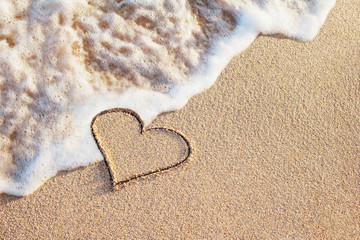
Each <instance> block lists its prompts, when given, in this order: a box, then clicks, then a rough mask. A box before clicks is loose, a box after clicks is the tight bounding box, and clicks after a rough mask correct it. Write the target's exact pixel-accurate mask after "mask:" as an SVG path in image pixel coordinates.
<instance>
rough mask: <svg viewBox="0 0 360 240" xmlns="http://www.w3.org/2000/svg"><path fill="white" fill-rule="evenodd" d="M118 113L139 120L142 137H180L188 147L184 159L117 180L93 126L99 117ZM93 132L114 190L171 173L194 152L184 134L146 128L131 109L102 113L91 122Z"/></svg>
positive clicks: (164, 129) (171, 130)
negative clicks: (154, 133) (158, 134)
mask: <svg viewBox="0 0 360 240" xmlns="http://www.w3.org/2000/svg"><path fill="white" fill-rule="evenodd" d="M118 112H121V113H123V114H127V115H130V116H132V117H134V118H135V119H136V120H137V122H138V124H139V127H140V135H144V134H145V133H146V132H150V131H165V132H169V133H171V134H174V135H176V136H178V137H179V138H180V139H181V140H182V141H183V142H184V143H185V146H186V152H185V154H184V155H183V157H182V158H181V159H180V160H179V161H177V162H175V163H173V164H170V165H167V166H165V167H160V168H158V169H155V170H150V171H148V172H145V173H140V174H136V175H134V176H131V177H129V178H126V179H124V180H117V176H116V175H117V174H116V171H115V170H114V169H115V167H114V163H113V162H112V161H111V159H110V158H109V157H108V156H107V154H106V151H105V149H104V148H103V147H102V146H101V144H100V142H99V139H98V138H97V134H96V133H95V130H94V127H93V126H94V123H95V121H96V120H97V118H99V117H101V116H103V115H105V114H108V113H118ZM91 132H92V135H93V137H94V139H95V142H96V144H97V146H98V148H99V150H100V152H101V154H102V155H103V156H104V161H105V164H106V166H107V169H108V171H109V176H110V182H111V185H112V188H113V189H114V188H115V187H116V186H119V185H123V184H125V183H128V182H131V181H134V180H137V179H141V178H145V177H147V176H150V175H157V174H160V173H163V172H166V171H169V170H171V169H175V168H177V167H179V166H180V165H182V164H184V163H186V162H188V160H189V158H190V156H191V154H192V151H193V150H192V147H191V144H190V141H189V140H188V139H187V138H186V137H185V136H184V135H183V134H181V133H180V132H178V131H176V130H174V129H171V128H165V127H154V128H146V126H145V123H144V121H143V120H142V119H141V117H140V116H139V115H138V114H137V113H136V112H135V111H133V110H131V109H127V108H113V109H108V110H105V111H102V112H100V113H99V114H97V115H96V116H95V117H94V118H93V119H92V121H91Z"/></svg>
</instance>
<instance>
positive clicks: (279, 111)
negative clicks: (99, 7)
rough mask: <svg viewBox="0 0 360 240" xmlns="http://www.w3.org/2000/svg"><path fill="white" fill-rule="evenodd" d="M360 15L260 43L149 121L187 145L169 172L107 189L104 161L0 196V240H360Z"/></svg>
mask: <svg viewBox="0 0 360 240" xmlns="http://www.w3.org/2000/svg"><path fill="white" fill-rule="evenodd" d="M359 11H360V9H359V5H358V2H357V1H355V0H351V1H345V0H339V1H337V2H336V5H335V7H334V8H333V9H332V10H331V12H330V13H329V16H328V18H327V20H326V21H325V24H324V26H323V27H322V28H321V29H320V32H319V34H318V35H317V37H316V38H315V39H314V40H312V41H308V42H298V41H295V40H292V39H288V38H285V37H283V36H278V35H275V36H259V37H258V38H257V40H256V41H255V42H254V43H253V44H251V46H250V47H249V48H248V49H247V50H245V51H244V52H242V53H241V54H239V55H238V56H236V57H235V58H233V60H232V61H231V62H230V64H229V65H228V66H227V67H226V68H225V69H224V70H223V71H222V73H221V75H220V76H219V77H218V79H217V81H216V83H215V84H214V85H213V86H212V87H211V88H210V89H208V90H207V91H205V92H203V93H201V94H199V95H196V96H194V97H193V98H191V99H190V101H189V103H188V104H187V105H186V106H185V107H183V108H182V109H180V110H177V111H174V112H169V113H164V114H161V115H160V116H158V117H157V118H156V119H155V120H154V121H153V122H152V123H151V125H150V126H147V127H151V128H154V127H166V128H171V129H174V130H176V131H178V132H180V133H181V134H183V135H184V136H186V138H187V139H188V140H189V142H190V144H191V147H192V154H191V156H190V158H189V159H188V161H187V162H186V163H185V164H183V165H181V166H179V167H178V168H175V169H171V170H169V171H166V172H163V173H160V174H156V175H153V176H148V177H144V178H142V179H140V180H135V181H133V182H130V183H128V184H127V185H126V186H124V187H122V188H120V189H119V190H118V191H113V190H112V188H111V182H110V178H109V172H108V169H107V166H106V164H105V162H104V161H101V162H99V163H96V164H93V165H91V166H87V167H83V168H79V169H76V170H73V171H70V172H68V171H64V172H61V173H59V174H58V175H57V176H55V177H53V178H52V179H50V180H48V181H47V182H46V183H45V184H44V185H43V186H41V187H40V188H39V189H38V190H37V191H36V192H34V193H33V194H31V195H29V196H26V197H14V196H9V195H6V194H2V195H0V226H2V227H1V228H0V238H1V239H29V238H30V239H31V238H36V239H50V238H51V239H144V238H146V239H288V238H294V239H357V238H358V237H359V236H360V225H359V223H360V214H359V212H360V184H359V183H360V164H359V162H360V137H359V136H360V117H359V113H360V59H359V56H360V40H359V36H360V29H359V24H360V18H359ZM104 110H105V109H104ZM110 122H111V121H110ZM115 123H116V119H114V124H113V126H112V127H108V129H107V133H106V135H107V136H109V137H110V138H111V137H112V136H114V134H115V132H116V127H117V125H116V124H115ZM98 124H100V125H101V120H100V123H98ZM89 129H90V126H89ZM124 138H130V136H124ZM106 147H110V146H104V148H106ZM139 151H141V149H139ZM114 154H115V155H116V153H114ZM121 154H122V153H121V152H119V153H118V155H121ZM158 154H159V155H161V156H168V155H169V153H167V152H160V153H158ZM171 156H172V155H171Z"/></svg>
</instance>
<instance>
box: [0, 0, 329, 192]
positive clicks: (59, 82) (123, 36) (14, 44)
mask: <svg viewBox="0 0 360 240" xmlns="http://www.w3.org/2000/svg"><path fill="white" fill-rule="evenodd" d="M334 4H335V0H193V1H185V0H161V1H160V0H151V1H150V0H117V1H115V0H113V1H112V0H107V1H100V0H92V1H91V0H90V1H87V0H74V1H68V0H36V1H30V0H22V1H20V0H19V1H13V0H1V3H0V89H1V95H0V99H1V108H0V114H1V119H0V133H1V137H0V148H1V151H0V193H1V192H3V193H7V194H13V195H19V196H21V195H27V194H30V193H32V192H33V191H35V190H36V189H37V188H38V187H39V186H41V185H42V184H43V183H44V182H45V181H46V180H47V179H49V178H51V177H52V176H54V175H55V174H56V173H57V172H58V171H60V170H66V169H73V168H76V167H79V166H85V165H88V164H90V163H94V162H96V161H101V160H102V159H103V157H102V155H101V154H100V151H99V150H98V148H97V146H96V144H95V141H94V139H93V137H92V135H91V131H90V123H91V120H92V119H93V117H94V116H95V115H96V114H97V113H99V112H101V111H103V110H105V109H109V108H115V107H118V108H130V109H132V110H134V111H136V112H137V113H138V114H139V115H140V116H141V117H142V118H143V120H144V121H145V123H146V124H149V123H150V122H151V121H152V120H153V119H154V118H156V116H157V115H158V114H160V113H161V112H166V111H172V110H176V109H179V108H181V107H183V106H184V105H185V104H186V103H187V101H188V99H189V98H190V97H192V96H193V95H195V94H198V93H200V92H202V91H204V90H205V89H207V88H209V87H210V86H211V85H212V84H213V83H214V82H215V80H216V78H217V76H218V75H219V74H220V72H221V71H222V69H223V68H224V67H225V66H226V65H227V64H228V62H229V61H230V60H231V58H232V57H234V56H235V55H236V54H238V53H240V52H241V51H243V50H244V49H245V48H246V47H248V46H249V45H250V44H251V43H252V42H253V41H254V40H255V39H256V37H257V36H258V35H259V34H260V33H261V34H275V33H276V34H284V35H286V36H288V37H290V38H295V39H298V40H303V41H304V40H310V39H312V38H314V37H315V35H316V34H317V32H318V31H319V29H320V27H321V26H322V24H323V22H324V21H325V18H326V16H327V14H328V12H329V11H330V9H331V8H332V7H333V5H334Z"/></svg>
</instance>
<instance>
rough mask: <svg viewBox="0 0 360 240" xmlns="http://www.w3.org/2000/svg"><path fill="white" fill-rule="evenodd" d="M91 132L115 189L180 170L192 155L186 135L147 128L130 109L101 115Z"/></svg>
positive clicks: (97, 117)
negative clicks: (156, 175)
mask: <svg viewBox="0 0 360 240" xmlns="http://www.w3.org/2000/svg"><path fill="white" fill-rule="evenodd" d="M91 129H92V133H93V136H94V138H95V140H96V143H97V145H98V147H99V149H100V151H101V152H102V154H103V156H104V158H105V162H106V164H107V167H108V169H109V173H110V180H111V182H112V186H113V187H116V186H118V185H121V184H124V183H127V182H130V181H132V180H136V179H138V178H143V177H146V176H149V175H154V174H158V173H161V172H164V171H167V170H170V169H173V168H176V167H178V166H180V165H181V164H183V163H185V162H186V161H187V160H188V159H189V157H190V155H191V152H192V149H191V146H190V142H189V141H188V140H187V138H186V137H185V136H184V135H182V134H181V133H179V132H178V131H175V130H173V129H169V128H160V127H156V128H146V127H145V124H144V122H143V121H142V120H141V118H140V116H139V115H138V114H136V113H135V112H134V111H132V110H129V109H122V108H115V109H111V110H106V111H104V112H101V113H99V114H98V115H96V117H94V119H93V121H92V123H91Z"/></svg>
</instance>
